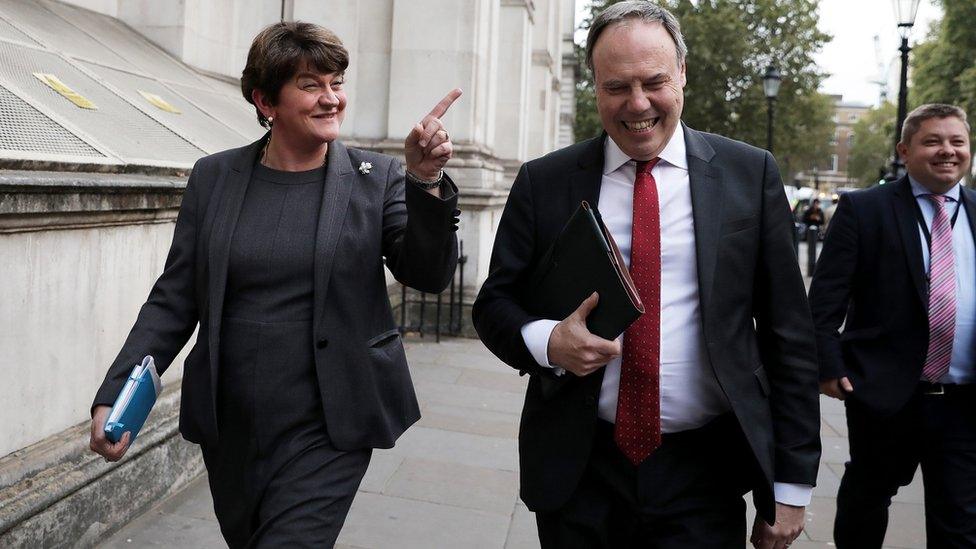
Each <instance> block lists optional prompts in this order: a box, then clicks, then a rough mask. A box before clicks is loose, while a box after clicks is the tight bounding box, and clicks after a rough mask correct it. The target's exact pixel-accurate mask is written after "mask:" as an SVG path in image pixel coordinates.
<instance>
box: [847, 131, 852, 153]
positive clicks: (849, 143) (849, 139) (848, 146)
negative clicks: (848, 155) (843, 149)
mask: <svg viewBox="0 0 976 549" xmlns="http://www.w3.org/2000/svg"><path fill="white" fill-rule="evenodd" d="M853 146H854V134H853V133H849V134H847V148H848V149H850V148H851V147H853Z"/></svg>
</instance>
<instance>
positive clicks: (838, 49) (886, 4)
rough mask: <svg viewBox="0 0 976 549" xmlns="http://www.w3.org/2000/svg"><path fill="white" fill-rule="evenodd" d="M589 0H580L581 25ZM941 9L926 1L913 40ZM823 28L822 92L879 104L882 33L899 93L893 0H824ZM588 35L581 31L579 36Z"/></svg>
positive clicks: (893, 88)
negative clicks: (825, 35) (825, 75)
mask: <svg viewBox="0 0 976 549" xmlns="http://www.w3.org/2000/svg"><path fill="white" fill-rule="evenodd" d="M588 3H589V1H588V0H576V9H577V11H576V13H577V17H576V19H577V24H578V23H579V20H580V19H581V17H582V13H583V11H584V9H585V6H586V5H587V4H588ZM941 15H942V13H941V9H940V8H939V7H937V6H936V5H935V4H934V3H933V2H932V0H921V2H920V5H919V8H918V17H917V18H916V20H915V27H914V28H913V29H912V34H911V36H910V38H909V41H910V44H915V42H916V41H917V40H920V39H922V38H924V37H925V36H926V34H927V32H928V29H929V26H930V25H931V23H932V21H934V20H938V19H939V17H941ZM820 30H822V31H824V32H826V33H828V34H830V35H831V36H833V40H831V42H829V43H828V44H827V46H826V47H824V49H823V50H822V51H821V52H819V53H818V54H816V55H815V56H814V59H815V60H816V62H817V64H818V65H820V67H821V69H822V70H823V71H824V72H825V73H829V74H830V76H829V77H828V78H827V79H826V80H824V82H823V85H822V86H821V88H820V91H822V92H824V93H830V94H837V95H843V101H844V102H845V103H859V104H862V105H876V104H877V103H878V96H879V86H878V85H877V84H875V83H873V82H874V81H875V80H878V75H879V72H880V71H879V69H878V56H877V55H876V53H875V51H876V50H875V46H874V37H875V36H878V38H879V41H880V49H881V58H882V59H881V62H882V64H884V65H885V66H886V69H887V71H886V72H887V80H888V81H889V84H888V97H889V98H891V99H896V98H897V97H898V77H899V71H900V69H901V59H900V55H901V54H900V53H899V51H898V47H899V45H900V44H901V39H900V37H899V35H898V28H897V26H896V24H895V10H894V5H893V1H892V0H820ZM583 38H585V35H583V34H581V33H577V35H576V39H577V40H578V41H580V40H582V39H583Z"/></svg>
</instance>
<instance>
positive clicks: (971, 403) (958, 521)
mask: <svg viewBox="0 0 976 549" xmlns="http://www.w3.org/2000/svg"><path fill="white" fill-rule="evenodd" d="M846 405H847V428H848V433H849V435H848V436H849V439H850V448H851V460H850V461H849V462H847V466H846V470H845V471H844V478H843V479H842V480H841V484H840V490H839V492H838V494H837V518H836V521H835V523H834V541H835V542H836V544H837V547H838V548H839V549H873V548H878V547H881V544H882V543H883V542H884V536H885V530H886V529H887V527H888V507H889V506H890V505H891V498H892V496H894V495H895V494H896V493H897V492H898V488H900V487H902V486H905V485H907V484H909V483H910V482H911V481H912V478H913V477H914V476H915V470H916V469H917V468H918V466H919V465H921V466H922V480H923V482H924V486H925V535H926V540H927V543H926V545H927V547H928V548H929V549H942V548H956V547H958V548H964V547H965V548H973V547H976V386H973V385H966V386H961V387H952V388H950V389H949V390H948V391H947V392H946V393H945V394H942V395H926V394H923V393H922V391H921V390H920V391H919V392H918V393H917V394H916V395H915V396H914V397H913V398H912V400H911V401H910V402H909V403H908V405H907V406H905V408H903V409H902V410H901V411H899V412H898V413H897V414H895V415H894V416H892V417H885V418H881V417H877V416H875V415H873V414H871V413H870V412H868V411H867V410H865V409H864V407H863V405H861V404H858V403H857V402H856V401H854V400H850V399H848V400H847V402H846Z"/></svg>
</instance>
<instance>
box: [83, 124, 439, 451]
mask: <svg viewBox="0 0 976 549" xmlns="http://www.w3.org/2000/svg"><path fill="white" fill-rule="evenodd" d="M267 138H268V136H265V137H264V138H262V139H261V140H259V141H257V142H255V143H252V144H251V145H248V146H246V147H242V148H239V149H232V150H228V151H224V152H220V153H217V154H214V155H210V156H207V157H205V158H201V159H200V160H199V161H197V163H196V165H195V166H194V167H193V171H192V172H191V174H190V177H189V180H188V182H187V185H186V191H185V193H184V195H183V203H182V205H181V207H180V212H179V216H178V217H177V220H176V229H175V233H174V235H173V243H172V246H171V247H170V251H169V255H168V257H167V259H166V266H165V269H164V270H163V273H162V275H160V277H159V279H158V280H157V281H156V283H155V285H154V286H153V288H152V290H151V291H150V293H149V298H148V299H147V300H146V303H145V305H143V306H142V309H141V310H140V312H139V316H138V319H137V320H136V322H135V326H133V328H132V331H131V332H130V333H129V336H128V338H127V339H126V340H125V344H124V345H123V346H122V350H121V352H120V353H119V355H118V357H117V358H116V359H115V361H114V363H113V364H112V366H111V368H110V369H109V371H108V374H107V375H106V377H105V381H104V382H103V383H102V385H101V387H100V388H99V390H98V393H97V394H96V396H95V401H94V404H93V407H94V406H95V405H100V404H105V405H109V406H111V405H112V404H113V403H114V401H115V397H116V395H118V393H119V391H120V390H121V388H122V386H123V385H124V383H125V380H126V378H127V376H128V375H129V372H130V371H131V369H132V367H133V366H134V365H135V364H136V363H137V362H139V361H141V359H142V357H143V356H145V355H149V354H151V355H153V356H154V357H155V359H156V364H157V365H158V367H159V368H160V373H162V371H164V370H165V369H166V368H167V367H168V366H169V364H170V363H171V362H172V361H173V359H174V357H175V356H176V355H177V354H178V353H179V351H180V350H181V349H182V348H183V346H184V345H185V344H186V342H187V340H188V339H189V338H190V336H191V335H192V333H193V331H194V329H195V328H196V326H197V324H198V323H199V326H200V331H199V333H198V335H197V339H196V344H195V345H194V346H193V349H192V350H191V351H190V354H189V355H188V356H187V359H186V363H185V365H184V370H183V394H182V401H181V405H180V432H181V433H182V435H183V437H184V438H186V439H187V440H189V441H191V442H196V443H199V444H204V445H213V444H216V442H217V441H218V438H219V436H220V433H219V431H218V426H217V421H216V412H215V403H216V394H217V379H218V377H217V375H218V371H219V369H220V367H221V365H220V364H219V361H218V357H219V356H220V353H219V352H218V351H219V348H220V322H221V310H222V307H223V303H224V292H225V289H226V282H227V264H228V257H229V253H230V243H231V237H232V236H233V234H234V228H235V225H236V223H237V219H238V216H239V214H240V210H241V205H242V203H243V201H244V195H245V193H246V191H247V186H248V182H249V181H250V179H251V170H252V166H254V164H255V161H256V158H257V155H258V153H259V151H260V150H261V148H262V147H263V145H264V141H265V139H267ZM364 162H366V163H369V164H371V165H372V167H371V168H369V169H368V170H367V169H365V167H362V168H361V166H364V165H363V163H364ZM367 171H368V173H363V172H367ZM445 178H446V176H445ZM456 207H457V189H456V187H455V186H454V183H453V182H451V181H450V179H447V181H446V184H445V185H444V186H443V187H442V198H440V199H439V198H436V197H434V196H433V195H431V194H429V193H427V192H425V191H423V190H422V189H420V188H419V187H417V186H415V185H413V184H409V183H405V178H404V172H403V169H402V167H401V166H400V162H399V161H398V160H397V159H395V158H393V157H390V156H386V155H382V154H378V153H373V152H368V151H363V150H358V149H349V148H346V147H345V146H343V145H342V143H339V142H338V141H336V142H333V143H331V144H330V145H329V152H328V163H327V168H326V179H325V189H324V192H323V197H322V206H321V212H320V216H319V222H318V229H317V231H316V234H315V235H309V238H315V260H314V265H315V273H314V288H315V289H314V300H315V303H314V308H313V310H314V319H313V328H312V329H313V341H314V342H315V344H314V346H315V348H314V349H313V350H312V351H313V353H314V356H315V368H316V371H317V373H318V379H319V389H320V391H321V394H322V403H323V408H324V412H325V420H326V426H327V429H328V432H329V436H330V437H331V439H332V441H333V444H334V445H335V447H336V448H338V449H340V450H353V449H359V448H389V447H391V446H393V443H394V441H395V440H396V439H397V437H399V436H400V434H401V433H403V431H404V430H406V429H407V427H409V426H410V425H411V424H412V423H414V422H415V421H417V419H419V418H420V409H419V406H418V405H417V398H416V395H415V394H414V389H413V384H412V382H411V380H410V373H409V371H408V369H407V362H406V356H405V354H404V351H403V342H402V341H401V339H400V335H399V333H398V332H397V329H396V324H395V323H394V320H393V314H392V311H391V308H390V302H389V298H388V295H387V287H386V277H385V274H384V270H383V260H384V258H385V259H386V265H387V266H388V267H389V268H390V270H391V271H392V273H393V275H394V277H395V278H396V279H397V280H398V281H400V282H402V283H403V284H406V285H408V286H411V287H414V288H416V289H418V290H422V291H425V292H440V291H441V290H443V289H444V288H445V287H446V286H447V285H448V284H449V283H450V280H451V278H452V275H453V273H454V269H455V266H456V264H457V259H458V252H457V238H456V231H457V227H456V225H455V224H456V222H457V221H456V217H455V216H456V215H457V213H458V212H457V211H456V210H455V208H456ZM281 398H282V399H287V398H288V395H286V394H284V395H281Z"/></svg>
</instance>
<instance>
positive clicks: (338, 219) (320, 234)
mask: <svg viewBox="0 0 976 549" xmlns="http://www.w3.org/2000/svg"><path fill="white" fill-rule="evenodd" d="M354 183H355V179H354V172H353V168H352V162H350V160H349V151H348V150H346V147H345V146H344V145H343V144H342V143H340V142H338V141H333V142H332V143H330V144H329V153H328V162H327V164H326V172H325V189H324V190H323V192H322V206H321V207H320V209H319V223H318V229H317V230H316V233H315V274H314V277H315V280H314V285H315V289H314V291H315V318H316V319H318V321H319V323H321V322H323V321H324V320H325V319H324V318H323V317H322V315H323V314H324V311H325V307H323V306H322V304H323V303H325V297H326V294H327V293H328V289H329V280H330V278H331V277H332V266H333V265H334V260H335V251H336V243H337V242H338V241H339V234H340V233H341V231H342V223H343V220H344V219H345V217H346V208H347V206H348V205H349V195H350V193H351V192H352V187H353V184H354Z"/></svg>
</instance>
